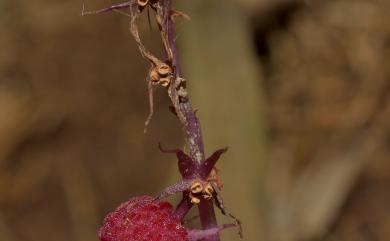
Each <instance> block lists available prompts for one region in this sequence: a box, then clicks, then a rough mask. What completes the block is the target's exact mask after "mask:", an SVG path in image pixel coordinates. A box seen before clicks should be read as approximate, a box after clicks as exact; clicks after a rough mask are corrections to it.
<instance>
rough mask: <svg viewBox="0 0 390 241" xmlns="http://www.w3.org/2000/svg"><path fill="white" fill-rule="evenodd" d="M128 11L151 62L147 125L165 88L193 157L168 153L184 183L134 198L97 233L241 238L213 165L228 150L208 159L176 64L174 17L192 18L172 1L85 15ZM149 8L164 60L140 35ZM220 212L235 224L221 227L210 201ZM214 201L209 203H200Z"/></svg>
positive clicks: (115, 240) (116, 239)
mask: <svg viewBox="0 0 390 241" xmlns="http://www.w3.org/2000/svg"><path fill="white" fill-rule="evenodd" d="M120 9H129V10H130V32H131V33H132V35H133V37H134V39H135V41H136V43H137V45H138V48H139V50H140V52H141V54H142V56H143V57H144V58H145V59H146V60H147V61H148V62H149V63H150V68H149V73H148V76H147V80H148V86H149V103H150V113H149V116H148V117H147V120H146V122H145V126H147V125H148V123H149V121H150V119H151V117H152V114H153V88H155V87H158V86H161V87H164V88H165V89H166V91H167V94H168V96H169V97H170V99H171V102H172V106H170V110H171V111H172V112H173V113H174V114H175V115H176V116H177V117H178V119H179V120H180V122H181V123H182V125H183V128H184V130H185V133H186V136H187V143H188V145H189V154H188V155H187V154H186V153H185V152H184V151H182V150H179V149H176V150H165V149H163V148H162V147H161V145H160V146H159V147H160V150H161V151H162V152H164V153H174V154H176V156H177V159H178V166H179V171H180V174H181V176H182V180H181V181H180V182H178V183H176V184H174V185H172V186H169V187H167V188H165V189H164V190H163V191H162V192H161V193H160V194H159V195H158V196H157V197H155V198H153V197H149V196H141V197H134V198H132V199H130V200H129V201H127V202H125V203H122V204H121V205H120V206H119V207H118V208H117V209H116V210H115V211H114V212H112V213H110V214H108V215H107V217H106V218H105V220H104V224H103V227H102V228H101V229H100V231H99V238H100V240H101V241H197V240H205V241H219V236H218V233H219V232H220V231H222V230H223V229H225V228H229V227H238V228H239V234H240V237H241V233H242V232H241V223H240V221H239V220H238V219H237V218H236V217H234V216H233V215H232V214H231V213H229V212H227V211H226V208H225V206H224V204H223V200H222V197H221V195H220V191H221V189H222V186H223V184H222V182H221V180H220V178H219V176H218V170H217V168H216V167H215V164H216V163H217V161H218V159H219V158H220V156H221V155H222V154H223V153H224V152H226V151H227V148H224V149H220V150H217V151H215V152H214V153H213V154H212V155H211V156H210V157H209V158H207V159H205V158H204V150H203V141H202V135H201V131H200V123H199V121H198V119H197V118H196V116H195V112H196V111H194V110H193V109H192V107H191V105H190V103H189V99H188V95H187V90H186V80H185V79H184V78H182V77H181V76H180V75H181V73H180V72H181V71H180V66H179V63H178V57H177V50H176V46H175V40H174V39H175V36H174V34H175V33H174V21H173V18H174V17H177V16H179V17H184V18H186V19H189V17H188V16H187V15H186V14H184V13H182V12H180V11H175V10H172V9H171V0H130V1H126V2H123V3H119V4H115V5H112V6H110V7H108V8H105V9H101V10H98V11H93V12H84V11H83V13H82V14H83V15H85V14H95V13H103V12H108V11H118V10H120ZM145 9H148V11H149V9H151V10H152V11H153V12H154V13H155V19H156V23H157V25H158V27H159V30H160V34H161V39H162V42H163V46H164V50H165V53H166V59H160V58H157V57H156V56H154V55H153V54H151V53H150V52H149V51H147V50H146V48H145V46H144V45H143V43H142V41H141V38H140V36H139V32H138V25H137V20H138V18H139V16H140V15H141V14H142V13H143V12H144V10H145ZM176 193H181V194H182V200H181V202H180V203H179V204H178V205H177V207H176V208H173V207H172V205H171V204H169V203H168V202H165V201H162V199H164V198H166V197H168V196H170V195H173V194H176ZM213 202H214V203H215V205H216V206H217V207H218V208H219V209H220V210H221V213H222V214H223V215H225V216H227V217H230V218H231V219H232V220H233V221H234V222H233V223H231V224H225V225H217V223H216V218H215V214H214V209H213V208H214V207H213V205H212V203H213ZM204 203H209V204H210V203H211V206H210V205H202V204H204ZM194 205H199V210H200V221H201V224H202V227H203V228H204V229H202V230H194V229H187V228H186V227H185V226H184V225H183V223H184V218H185V216H186V214H187V213H188V211H189V210H190V209H191V208H192V207H193V206H194Z"/></svg>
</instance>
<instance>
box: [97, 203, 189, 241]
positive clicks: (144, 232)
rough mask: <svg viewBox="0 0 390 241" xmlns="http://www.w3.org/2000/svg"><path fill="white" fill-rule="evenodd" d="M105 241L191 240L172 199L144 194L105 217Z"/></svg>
mask: <svg viewBox="0 0 390 241" xmlns="http://www.w3.org/2000/svg"><path fill="white" fill-rule="evenodd" d="M99 238H100V240H101V241H188V232H187V230H186V229H185V227H183V226H182V225H181V222H180V220H179V218H178V217H176V215H175V214H174V211H173V208H172V205H171V204H169V203H168V202H163V201H159V200H154V198H152V197H149V196H141V197H135V198H132V199H130V200H129V201H127V202H125V203H122V204H121V205H120V206H119V207H118V208H117V209H116V210H115V211H114V212H112V213H109V214H108V215H107V216H106V218H105V219H104V224H103V227H101V228H100V230H99Z"/></svg>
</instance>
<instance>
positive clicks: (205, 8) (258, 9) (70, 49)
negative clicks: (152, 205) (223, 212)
mask: <svg viewBox="0 0 390 241" xmlns="http://www.w3.org/2000/svg"><path fill="white" fill-rule="evenodd" d="M109 4H110V3H109V2H106V1H92V0H88V1H86V2H85V6H86V8H87V9H98V8H101V7H104V6H107V5H109ZM82 5H83V3H82V2H81V1H59V0H51V1H46V0H36V1H27V0H19V1H4V0H0V46H1V47H0V110H1V111H0V237H1V238H0V240H4V241H19V240H20V241H35V240H39V241H52V240H56V241H62V240H63V241H93V240H97V234H96V233H97V229H98V228H99V226H100V224H101V222H102V219H103V217H104V215H105V214H106V213H107V212H109V211H110V210H112V209H114V208H115V207H116V206H117V205H118V204H119V203H120V202H122V201H124V200H126V199H128V198H130V197H132V196H134V195H141V194H148V195H156V194H157V193H158V192H159V190H161V189H162V188H163V187H164V186H167V185H168V184H171V183H173V182H175V181H176V180H178V178H179V176H178V174H177V172H176V161H175V159H174V157H173V156H170V155H166V154H162V153H160V152H159V151H158V148H157V143H158V142H159V141H161V142H162V143H163V144H164V146H167V147H184V143H183V134H182V132H181V130H180V128H181V127H180V126H179V124H178V122H177V120H176V119H175V118H174V116H173V115H172V114H170V112H169V111H168V110H167V106H168V105H169V102H168V99H167V98H166V96H165V94H164V91H162V90H161V89H159V90H157V91H156V103H155V106H156V113H155V115H154V117H153V119H152V121H151V125H150V126H149V129H148V132H147V133H146V134H144V133H143V123H144V121H145V118H146V116H147V114H148V102H147V91H146V89H147V88H146V82H145V75H146V71H147V67H148V65H147V63H146V61H144V60H143V59H142V58H141V56H140V54H139V53H138V51H137V49H136V46H135V44H134V41H133V40H132V38H131V36H130V33H129V32H128V17H127V16H126V15H121V14H119V13H108V14H102V15H94V16H88V17H81V16H80V12H81V8H82ZM176 5H177V8H178V9H180V10H183V11H185V12H186V13H188V14H189V15H190V16H191V17H192V21H190V22H186V21H183V20H180V19H178V20H177V23H178V42H179V46H180V52H181V58H182V62H183V66H184V73H185V74H184V77H185V78H186V79H187V80H188V83H189V90H190V94H191V95H190V96H191V99H192V100H193V104H194V106H195V107H196V108H198V109H199V112H198V116H199V117H200V119H201V122H202V125H203V132H204V136H205V144H206V152H207V153H209V154H210V153H211V152H212V151H214V150H215V149H217V148H220V147H223V146H229V147H230V150H229V152H228V153H227V154H226V155H224V156H223V158H222V159H221V162H220V163H219V165H218V166H219V168H220V169H221V175H222V178H223V181H224V183H225V188H224V190H223V195H224V199H225V202H226V205H227V207H228V208H229V209H230V211H231V212H232V213H234V214H236V215H237V216H239V217H240V218H241V219H242V221H243V223H244V231H245V233H244V234H245V240H248V241H257V240H267V241H301V240H302V241H305V240H313V241H317V240H321V241H327V240H329V241H339V240H340V241H341V240H342V241H349V240H350V241H382V240H383V241H386V240H388V239H389V238H390V205H389V203H390V191H389V184H390V162H389V156H390V153H389V150H390V149H389V130H390V126H389V123H390V122H389V121H390V96H389V87H390V85H389V84H390V68H389V66H390V24H389V23H390V17H389V12H390V2H389V1H387V0H370V1H369V0H366V1H364V0H329V1H323V0H311V1H309V0H307V1H304V0H302V1H300V0H292V1H291V0H290V1H287V0H262V1H260V0H236V1H218V0H216V1H210V0H196V1H193V0H177V4H176ZM142 21H143V23H141V26H142V27H141V33H142V37H143V41H144V42H145V44H146V45H147V47H148V48H149V49H151V51H153V52H154V53H156V54H159V53H160V52H159V51H160V49H161V43H160V42H159V36H158V33H157V31H156V26H154V25H152V29H154V30H152V31H151V30H150V29H149V27H148V23H147V19H146V18H144V19H143V20H142ZM219 218H220V221H221V222H228V221H229V220H228V219H226V218H223V217H219ZM194 225H195V226H196V224H194ZM223 240H226V241H227V240H229V241H230V240H232V241H233V240H238V236H237V235H236V233H235V231H234V230H230V231H227V232H225V233H224V234H223Z"/></svg>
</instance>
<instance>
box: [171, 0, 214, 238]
mask: <svg viewBox="0 0 390 241" xmlns="http://www.w3.org/2000/svg"><path fill="white" fill-rule="evenodd" d="M171 4H172V2H171V0H165V1H164V7H166V8H167V10H166V11H165V12H168V13H169V12H170V10H171V9H172V6H171ZM165 29H166V30H167V38H168V41H167V42H168V45H169V49H170V50H171V51H172V56H173V60H172V65H173V67H174V70H175V72H174V78H178V77H181V74H182V70H181V65H180V60H179V53H178V50H177V46H176V41H175V40H176V31H175V23H174V22H173V21H172V19H171V17H168V19H167V21H166V26H165ZM174 108H175V111H176V113H177V114H178V117H179V119H180V122H181V123H182V125H183V127H184V131H185V133H186V138H187V144H188V146H189V156H190V157H191V159H192V160H193V161H194V162H197V164H198V165H199V164H200V163H202V162H203V161H204V160H205V155H204V145H203V137H202V131H201V126H200V122H199V119H198V118H197V117H196V116H195V113H194V110H193V108H192V106H191V103H190V101H189V99H188V97H187V98H186V99H185V101H181V102H179V104H178V105H174ZM199 215H200V220H201V224H202V228H203V229H207V228H216V227H218V224H217V219H216V216H215V212H214V205H213V202H212V200H201V203H200V204H199ZM204 240H205V241H219V240H220V239H219V235H218V234H215V235H212V236H210V237H208V238H205V239H204Z"/></svg>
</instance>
